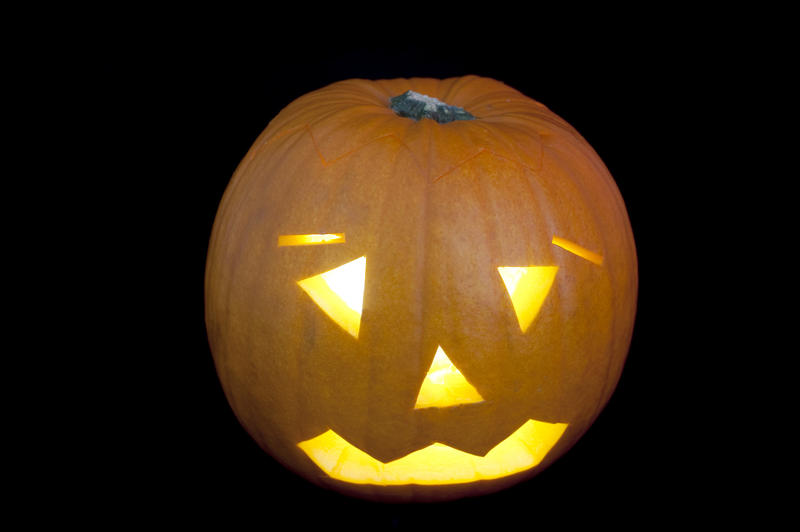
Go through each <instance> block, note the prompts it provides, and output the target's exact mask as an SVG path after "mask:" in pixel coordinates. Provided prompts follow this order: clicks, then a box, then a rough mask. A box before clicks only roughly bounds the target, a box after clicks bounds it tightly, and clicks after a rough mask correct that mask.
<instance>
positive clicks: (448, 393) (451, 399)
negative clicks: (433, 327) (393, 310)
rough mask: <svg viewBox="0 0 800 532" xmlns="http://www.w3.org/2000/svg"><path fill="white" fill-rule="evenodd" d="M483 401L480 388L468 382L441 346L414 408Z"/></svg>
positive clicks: (423, 382)
mask: <svg viewBox="0 0 800 532" xmlns="http://www.w3.org/2000/svg"><path fill="white" fill-rule="evenodd" d="M481 401H483V397H481V394H479V393H478V390H476V389H475V387H474V386H472V385H471V384H470V383H468V382H467V379H465V378H464V375H462V374H461V372H460V371H458V368H457V367H455V365H453V363H452V362H450V359H449V358H447V355H446V354H445V353H444V350H443V349H442V346H439V348H438V349H437V350H436V354H435V355H434V357H433V362H432V363H431V367H430V369H429V370H428V374H427V375H426V376H425V380H423V381H422V387H421V388H420V390H419V395H418V396H417V404H416V405H414V408H429V407H432V406H436V407H443V406H454V405H461V404H466V403H479V402H481Z"/></svg>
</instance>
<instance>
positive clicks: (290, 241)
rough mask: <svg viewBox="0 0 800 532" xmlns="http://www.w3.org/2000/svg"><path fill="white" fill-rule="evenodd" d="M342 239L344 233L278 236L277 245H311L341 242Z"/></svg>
mask: <svg viewBox="0 0 800 532" xmlns="http://www.w3.org/2000/svg"><path fill="white" fill-rule="evenodd" d="M344 241H345V240H344V233H327V234H320V235H280V236H278V246H313V245H316V244H341V243H342V242H344Z"/></svg>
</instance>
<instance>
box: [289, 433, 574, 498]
mask: <svg viewBox="0 0 800 532" xmlns="http://www.w3.org/2000/svg"><path fill="white" fill-rule="evenodd" d="M566 428H567V424H566V423H545V422H543V421H536V420H533V419H529V420H528V421H526V422H525V423H523V424H522V425H521V426H520V427H519V428H518V429H517V430H516V431H514V432H513V433H512V434H511V435H510V436H508V437H507V438H506V439H504V440H503V441H501V442H500V443H498V444H497V445H495V446H494V447H493V448H492V449H491V450H490V451H489V452H487V453H486V454H485V455H484V456H478V455H474V454H470V453H467V452H464V451H460V450H458V449H455V448H453V447H450V446H448V445H445V444H442V443H438V442H437V443H433V444H431V445H429V446H427V447H424V448H422V449H419V450H417V451H414V452H412V453H410V454H407V455H406V456H403V457H402V458H398V459H397V460H393V461H391V462H387V463H383V462H381V461H380V460H376V459H375V458H373V457H372V456H370V455H369V454H368V453H366V452H364V451H362V450H361V449H358V448H357V447H355V446H354V445H353V444H351V443H349V442H348V441H347V440H345V439H344V438H342V437H341V436H339V435H338V434H337V433H336V432H334V431H333V430H328V431H326V432H324V433H322V434H320V435H319V436H317V437H315V438H312V439H310V440H306V441H303V442H300V443H298V444H297V446H298V447H300V448H301V449H302V450H303V452H305V453H306V455H308V457H309V458H310V459H311V460H312V461H313V462H314V463H315V464H317V466H319V468H320V469H322V470H323V471H324V472H325V473H326V474H328V476H330V477H331V478H335V479H337V480H341V481H344V482H350V483H354V484H376V485H382V486H398V485H404V484H424V485H444V484H463V483H466V482H475V481H478V480H490V479H495V478H501V477H505V476H508V475H513V474H515V473H520V472H522V471H525V470H528V469H531V468H533V467H536V466H537V465H538V464H539V463H540V462H541V461H542V460H543V459H544V457H545V456H546V455H547V453H548V452H550V449H552V448H553V446H554V445H555V444H556V442H558V440H559V439H560V438H561V436H562V434H564V431H565V430H566Z"/></svg>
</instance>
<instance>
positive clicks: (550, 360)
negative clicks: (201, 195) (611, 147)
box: [205, 76, 637, 501]
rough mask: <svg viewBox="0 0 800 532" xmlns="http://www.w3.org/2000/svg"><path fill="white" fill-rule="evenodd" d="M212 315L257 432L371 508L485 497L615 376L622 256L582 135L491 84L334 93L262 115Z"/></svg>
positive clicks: (580, 422)
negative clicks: (374, 502) (379, 503)
mask: <svg viewBox="0 0 800 532" xmlns="http://www.w3.org/2000/svg"><path fill="white" fill-rule="evenodd" d="M205 290H206V323H207V329H208V335H209V340H210V346H211V350H212V353H213V356H214V361H215V364H216V368H217V372H218V375H219V378H220V380H221V383H222V385H223V389H224V391H225V394H226V396H227V398H228V400H229V402H230V405H231V407H232V409H233V411H234V413H235V414H236V416H237V417H238V419H239V421H240V422H241V424H242V425H243V426H244V427H245V429H246V430H247V431H248V432H249V434H250V435H251V436H252V437H253V438H254V439H255V440H256V441H257V442H258V443H259V444H260V445H261V447H262V448H263V449H265V450H266V451H267V452H269V453H270V454H271V455H272V456H274V457H275V458H276V459H277V460H279V461H280V462H281V463H283V464H284V465H285V466H287V467H288V468H289V469H291V470H293V471H295V472H296V473H298V474H300V475H302V476H303V477H305V478H307V479H309V480H311V481H313V482H315V483H317V484H319V485H322V486H325V487H329V488H333V489H336V490H338V491H341V492H344V493H348V494H352V495H357V496H362V497H368V498H373V499H381V500H394V501H407V500H442V499H450V498H456V497H461V496H466V495H477V494H481V493H486V492H490V491H495V490H497V489H500V488H502V487H505V486H508V485H510V484H512V483H515V482H518V481H520V480H522V479H526V478H528V477H530V476H532V475H535V474H536V473H537V472H539V471H541V470H542V469H543V468H545V467H546V466H547V465H548V464H550V463H552V462H553V461H554V460H555V459H556V458H557V457H559V456H560V455H562V454H563V453H564V452H566V451H567V450H568V449H569V448H570V446H572V445H573V444H574V443H575V441H576V440H577V439H578V438H579V437H580V436H581V435H582V434H583V433H584V432H585V431H586V430H587V428H588V427H589V426H590V424H591V423H592V422H593V421H594V419H595V418H596V417H597V415H598V413H599V411H600V410H601V409H602V408H603V406H604V405H605V404H606V402H607V400H608V399H609V397H610V395H611V393H612V391H613V390H614V388H615V386H616V383H617V381H618V379H619V377H620V374H621V371H622V367H623V363H624V360H625V357H626V355H627V350H628V346H629V342H630V338H631V333H632V329H633V322H634V315H635V306H636V295H637V264H636V252H635V247H634V242H633V236H632V232H631V229H630V224H629V221H628V218H627V214H626V210H625V206H624V204H623V201H622V199H621V197H620V194H619V192H618V190H617V187H616V185H615V183H614V181H613V179H612V178H611V175H610V174H609V172H608V170H607V169H606V167H605V166H604V164H603V163H602V161H601V160H600V158H599V157H598V155H597V154H596V153H595V152H594V150H593V149H592V148H591V147H590V146H589V145H588V144H587V142H586V141H585V140H584V139H583V138H582V137H581V136H580V135H579V134H578V133H577V132H576V131H575V130H574V129H573V128H572V127H571V126H570V125H568V124H567V123H566V122H565V121H564V120H562V119H561V118H559V117H558V116H556V115H555V114H554V113H552V112H551V111H549V110H548V109H547V108H546V107H545V106H543V105H542V104H540V103H538V102H536V101H534V100H532V99H530V98H528V97H526V96H523V95H522V94H520V93H519V92H517V91H515V90H514V89H512V88H510V87H508V86H506V85H504V84H502V83H500V82H497V81H494V80H491V79H486V78H479V77H475V76H468V77H464V78H454V79H447V80H434V79H397V80H382V81H367V80H349V81H343V82H339V83H335V84H333V85H330V86H328V87H326V88H323V89H320V90H317V91H315V92H312V93H310V94H307V95H305V96H303V97H301V98H299V99H298V100H296V101H295V102H293V103H292V104H290V105H289V106H288V107H286V108H285V109H284V110H283V111H282V112H281V113H280V114H279V115H278V116H277V117H276V118H274V119H273V120H272V122H271V123H270V124H269V126H268V127H267V129H266V130H265V131H264V132H263V133H262V134H261V136H260V137H259V138H258V139H257V140H256V142H255V144H254V145H253V146H252V148H251V149H250V151H249V152H248V153H247V155H246V156H245V158H244V160H243V161H242V162H241V163H240V165H239V167H238V168H237V170H236V172H235V174H234V176H233V178H232V180H231V183H230V184H229V186H228V188H227V190H226V192H225V194H224V197H223V199H222V202H221V205H220V207H219V211H218V213H217V218H216V221H215V224H214V229H213V233H212V237H211V242H210V245H209V252H208V261H207V269H206V284H205Z"/></svg>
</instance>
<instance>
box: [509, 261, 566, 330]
mask: <svg viewBox="0 0 800 532" xmlns="http://www.w3.org/2000/svg"><path fill="white" fill-rule="evenodd" d="M497 271H499V272H500V277H502V278H503V282H504V283H505V285H506V290H507V291H508V295H509V296H510V297H511V304H512V305H513V306H514V312H515V313H516V314H517V320H518V321H519V328H520V329H521V330H522V332H525V331H526V330H527V329H528V327H530V325H531V323H533V320H535V319H536V315H537V314H539V309H540V308H542V303H544V300H545V298H546V297H547V294H548V293H549V292H550V287H552V286H553V280H554V279H555V277H556V272H557V271H558V266H522V267H518V266H501V267H499V268H497Z"/></svg>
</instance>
